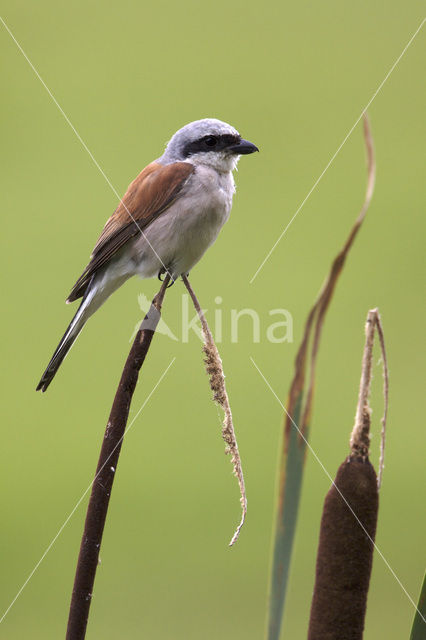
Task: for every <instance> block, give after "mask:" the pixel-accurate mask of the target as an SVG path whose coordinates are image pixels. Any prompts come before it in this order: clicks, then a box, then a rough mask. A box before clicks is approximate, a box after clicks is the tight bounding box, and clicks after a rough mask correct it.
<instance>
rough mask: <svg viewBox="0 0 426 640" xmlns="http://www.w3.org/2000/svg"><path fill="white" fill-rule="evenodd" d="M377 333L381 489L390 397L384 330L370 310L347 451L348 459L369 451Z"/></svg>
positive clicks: (363, 455) (361, 455)
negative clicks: (380, 369)
mask: <svg viewBox="0 0 426 640" xmlns="http://www.w3.org/2000/svg"><path fill="white" fill-rule="evenodd" d="M376 329H377V333H378V334H379V342H380V349H381V352H382V362H383V396H384V404H385V408H384V412H383V418H382V421H381V422H382V430H381V442H380V461H379V473H378V478H377V484H378V486H379V487H380V485H381V482H382V475H383V467H384V458H385V438H386V419H387V413H388V397H389V375H388V363H387V358H386V349H385V341H384V336H383V328H382V323H381V319H380V314H379V310H378V309H371V310H370V311H369V312H368V315H367V321H366V324H365V345H364V353H363V358H362V368H361V380H360V384H359V395H358V405H357V410H356V415H355V425H354V428H353V430H352V433H351V439H350V447H351V456H352V457H360V458H363V459H366V458H368V455H369V449H370V419H371V408H370V405H369V397H370V388H371V377H372V376H371V370H372V361H373V345H374V333H375V331H376Z"/></svg>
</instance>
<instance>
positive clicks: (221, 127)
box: [159, 118, 259, 171]
mask: <svg viewBox="0 0 426 640" xmlns="http://www.w3.org/2000/svg"><path fill="white" fill-rule="evenodd" d="M254 151H259V149H258V148H257V147H256V146H255V145H254V144H253V143H251V142H248V140H243V139H242V138H241V136H240V134H239V133H238V131H237V130H236V129H234V127H231V125H229V124H227V123H226V122H221V121H220V120H216V119H214V118H205V119H204V120H195V121H194V122H190V123H189V124H187V125H185V126H184V127H182V129H179V131H177V132H176V133H175V134H174V136H173V137H172V138H171V139H170V141H169V142H168V144H167V146H166V150H165V152H164V153H163V155H162V156H161V158H159V161H160V162H161V163H162V164H170V163H171V162H179V161H184V160H185V161H187V162H191V163H192V164H206V165H210V166H213V167H214V168H215V169H217V170H218V171H232V170H233V169H235V167H236V165H237V162H238V160H239V157H240V156H241V155H246V154H248V153H253V152H254Z"/></svg>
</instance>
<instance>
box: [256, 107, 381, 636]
mask: <svg viewBox="0 0 426 640" xmlns="http://www.w3.org/2000/svg"><path fill="white" fill-rule="evenodd" d="M364 141H365V146H366V151H367V188H366V193H365V199H364V203H363V206H362V208H361V211H360V213H359V215H358V217H357V219H356V220H355V223H354V225H353V227H352V229H351V231H350V233H349V236H348V237H347V239H346V242H345V244H344V245H343V247H342V249H341V251H340V252H339V253H338V254H337V256H336V257H335V259H334V261H333V263H332V265H331V268H330V272H329V274H328V276H327V278H326V280H325V282H324V284H323V287H322V289H321V291H320V293H319V295H318V298H317V300H316V301H315V303H314V305H313V307H312V308H311V310H310V312H309V314H308V317H307V320H306V323H305V329H304V334H303V338H302V342H301V345H300V347H299V350H298V353H297V356H296V362H295V372H294V377H293V381H292V384H291V387H290V392H289V398H288V403H287V408H286V410H285V412H286V416H285V426H284V435H283V441H282V446H281V451H282V455H281V460H280V466H279V476H278V491H277V495H278V504H277V511H276V518H275V539H274V543H273V545H274V548H273V555H272V567H271V578H270V591H269V609H268V622H267V632H266V638H267V640H278V639H279V637H280V630H281V624H282V617H283V613H284V605H285V596H286V591H287V582H288V577H289V568H290V561H291V554H292V550H293V542H294V536H295V532H296V524H297V515H298V511H299V503H300V496H301V490H302V482H303V472H304V461H305V452H306V446H307V440H308V425H309V424H310V416H311V411H312V403H313V396H314V388H315V384H314V380H315V367H316V357H317V354H318V349H319V344H320V339H321V333H322V328H323V324H324V319H325V315H326V313H327V310H328V307H329V305H330V302H331V299H332V297H333V293H334V290H335V287H336V284H337V281H338V279H339V276H340V274H341V272H342V270H343V267H344V264H345V260H346V257H347V255H348V253H349V250H350V248H351V247H352V245H353V242H354V240H355V237H356V235H357V233H358V231H359V229H360V227H361V225H362V222H363V220H364V218H365V214H366V212H367V209H368V207H369V204H370V202H371V198H372V196H373V191H374V182H375V176H376V170H375V160H374V150H373V140H372V136H371V131H370V126H369V122H368V118H367V115H366V114H364ZM311 343H312V344H311ZM307 370H308V371H307ZM305 378H306V384H305Z"/></svg>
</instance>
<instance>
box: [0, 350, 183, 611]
mask: <svg viewBox="0 0 426 640" xmlns="http://www.w3.org/2000/svg"><path fill="white" fill-rule="evenodd" d="M175 360H176V357H175V358H173V359H172V360H171V361H170V363H169V365H168V366H167V367H166V369H165V370H164V371H163V373H162V374H161V376H160V378H159V379H158V380H157V382H156V384H155V385H154V387H153V389H152V390H151V392H150V393H149V394H148V396H147V397H146V398H145V401H144V402H143V404H142V406H141V407H140V409H139V411H138V412H137V413H136V415H135V416H134V418H133V419H132V421H131V423H130V424H129V426H128V427H127V428H126V430H125V432H124V434H123V435H122V437H121V438H120V440H119V441H118V442H117V444H116V445H115V447H114V449H113V450H112V451H111V453H110V454H109V456H108V458H107V459H106V460H105V462H104V464H103V465H102V467H101V468H100V469H99V471H98V473H97V474H96V475H95V477H94V478H93V480H92V482H91V483H90V484H89V486H88V487H87V489H86V490H85V491H84V493H83V494H82V496H81V498H80V499H79V500H78V502H77V503H76V504H75V506H74V508H73V509H72V511H71V512H70V514H69V515H68V516H67V518H66V519H65V521H64V523H63V524H62V525H61V527H60V528H59V530H58V532H57V534H56V535H55V537H54V538H53V539H52V541H51V542H50V544H49V546H48V547H47V548H46V550H45V552H44V553H43V555H42V556H41V558H40V560H39V561H38V562H37V564H36V565H35V567H34V569H33V570H32V571H31V573H30V574H29V576H28V578H27V579H26V580H25V582H24V584H23V585H22V586H21V588H20V589H19V591H18V593H17V594H16V596H15V597H14V598H13V600H12V602H11V603H10V605H9V606H8V607H7V609H6V611H5V612H4V613H3V615H2V617H1V618H0V624H1V623H2V622H3V620H4V619H5V617H6V616H7V614H8V613H9V611H10V610H11V608H12V607H13V605H14V604H15V602H16V601H17V599H18V598H19V596H20V595H21V593H22V592H23V590H24V589H25V587H26V586H27V584H28V583H29V581H30V580H31V578H32V577H33V575H34V574H35V572H36V571H37V569H38V568H39V566H40V565H41V563H42V562H43V560H44V559H45V557H46V556H47V554H48V553H49V551H50V550H51V548H52V547H53V545H54V544H55V542H56V540H57V539H58V538H59V536H60V535H61V533H62V531H63V530H64V529H65V527H66V526H67V524H68V522H69V521H70V520H71V518H72V516H73V515H74V513H75V512H76V511H77V509H78V507H79V506H80V504H81V502H82V501H83V500H84V498H85V496H86V495H87V493H88V492H89V491H90V489H91V487H92V485H93V483H94V482H95V480H96V478H97V477H98V475H99V474H100V473H101V471H102V469H103V468H104V467H105V465H106V464H107V462H108V460H109V459H110V457H111V456H112V454H113V453H114V451H115V450H116V448H117V447H118V446H119V445H120V444H121V442H122V441H123V439H124V436H125V435H126V434H127V433H128V432H129V431H130V429H131V427H132V425H133V423H134V422H135V420H136V418H137V417H138V416H139V414H140V412H141V411H142V409H143V408H144V407H145V405H146V404H147V402H148V401H149V400H150V398H151V396H152V394H153V393H154V391H155V390H156V389H157V387H158V385H159V384H160V383H161V381H162V380H163V378H164V376H165V375H166V373H167V372H168V370H169V369H170V367H171V366H172V364H173V363H174V361H175Z"/></svg>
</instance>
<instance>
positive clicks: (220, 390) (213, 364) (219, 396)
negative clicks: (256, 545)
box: [182, 276, 247, 547]
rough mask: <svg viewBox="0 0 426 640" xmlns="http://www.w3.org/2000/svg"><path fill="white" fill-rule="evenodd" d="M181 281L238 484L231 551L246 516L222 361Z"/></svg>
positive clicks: (195, 297)
mask: <svg viewBox="0 0 426 640" xmlns="http://www.w3.org/2000/svg"><path fill="white" fill-rule="evenodd" d="M182 280H183V282H184V284H185V287H186V288H187V290H188V293H189V295H190V296H191V299H192V302H193V304H194V307H195V310H196V311H197V313H198V317H199V318H200V322H201V328H202V330H203V336H204V346H203V351H204V355H205V359H204V362H205V365H206V371H207V374H208V376H209V379H210V388H211V390H212V391H213V399H214V401H215V402H217V404H218V405H219V406H220V407H221V408H222V409H223V412H224V414H225V417H224V420H223V426H222V438H223V439H224V441H225V443H226V448H225V453H227V454H230V456H231V461H232V466H233V470H234V475H235V476H236V478H237V480H238V485H239V488H240V503H241V511H242V513H241V520H240V523H239V525H238V527H237V529H236V530H235V533H234V535H233V536H232V539H231V542H230V543H229V546H230V547H232V545H233V544H234V543H235V542H236V541H237V540H238V536H239V535H240V531H241V528H242V526H243V524H244V521H245V518H246V513H247V497H246V490H245V485H244V475H243V469H242V466H241V458H240V453H239V451H238V444H237V439H236V437H235V431H234V424H233V420H232V412H231V405H230V403H229V398H228V393H227V391H226V386H225V374H224V372H223V366H222V360H221V358H220V355H219V351H218V350H217V347H216V344H215V342H214V340H213V335H212V332H211V331H210V328H209V325H208V324H207V320H206V317H205V315H204V313H203V310H202V308H201V305H200V303H199V302H198V300H197V296H196V295H195V293H194V291H193V289H192V287H191V285H190V283H189V280H188V278H187V277H186V276H182Z"/></svg>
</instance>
